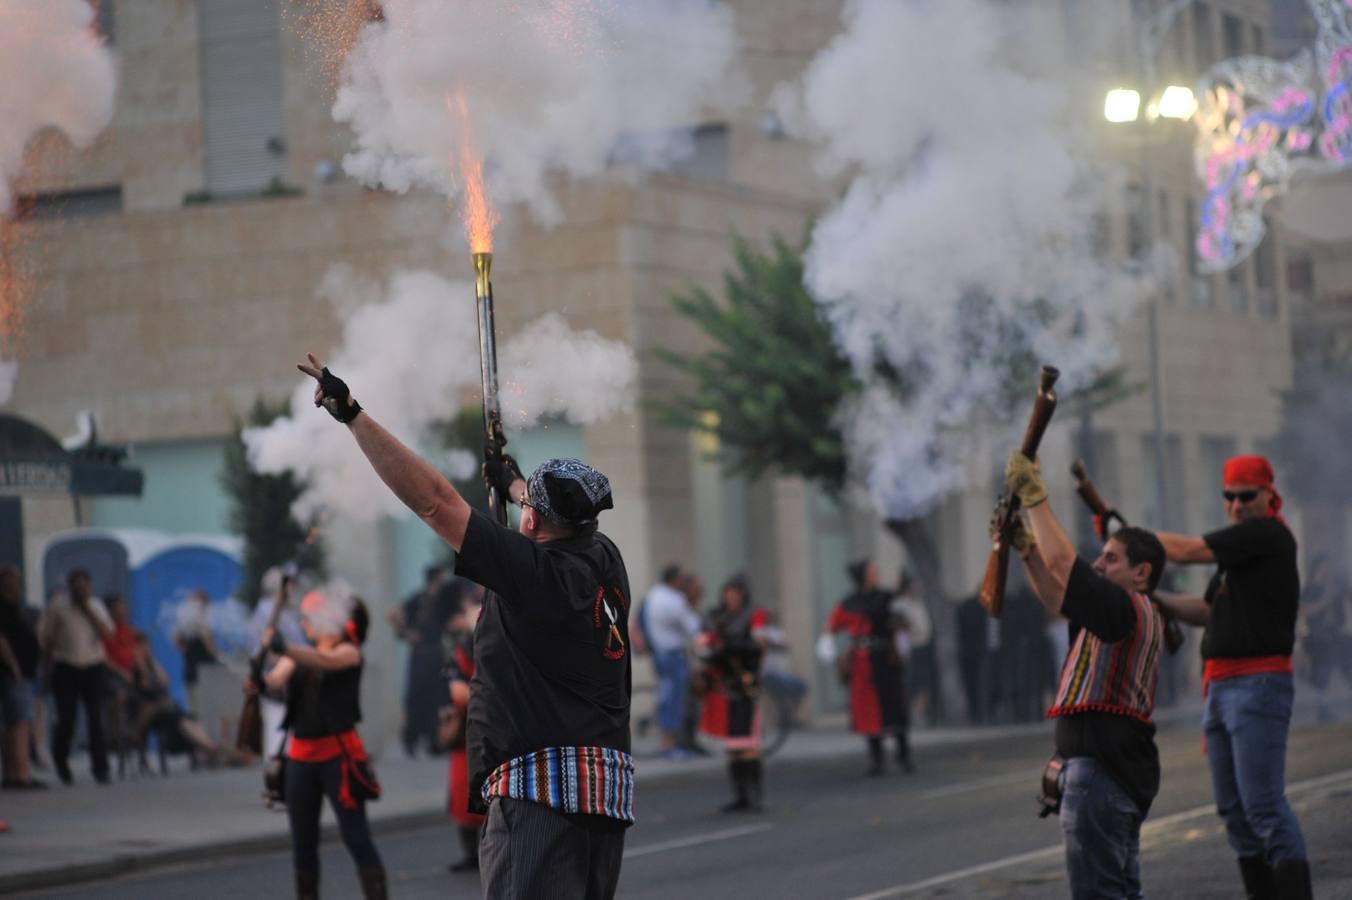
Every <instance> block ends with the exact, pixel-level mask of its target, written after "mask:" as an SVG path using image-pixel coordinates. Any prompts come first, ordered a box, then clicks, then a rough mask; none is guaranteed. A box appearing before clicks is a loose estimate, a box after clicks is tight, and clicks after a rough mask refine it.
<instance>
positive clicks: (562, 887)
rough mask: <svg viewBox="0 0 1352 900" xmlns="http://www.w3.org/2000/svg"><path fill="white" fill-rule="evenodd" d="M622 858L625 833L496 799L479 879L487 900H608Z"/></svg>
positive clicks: (481, 848)
mask: <svg viewBox="0 0 1352 900" xmlns="http://www.w3.org/2000/svg"><path fill="white" fill-rule="evenodd" d="M623 857H624V832H623V831H613V832H612V831H599V830H596V829H592V828H588V827H587V826H585V825H578V824H576V823H574V822H573V821H571V820H570V819H569V818H568V817H567V816H565V815H563V814H562V813H559V812H555V811H554V810H552V809H550V808H549V807H547V806H541V805H540V804H538V803H531V802H530V801H527V800H513V799H512V798H510V797H497V798H494V799H493V801H492V802H491V803H490V804H489V807H488V819H487V821H485V822H484V830H483V837H482V838H481V839H480V841H479V877H480V879H481V880H482V882H483V891H484V897H485V898H487V900H610V898H612V897H614V896H615V887H616V885H617V884H618V883H619V880H620V862H621V860H622V858H623Z"/></svg>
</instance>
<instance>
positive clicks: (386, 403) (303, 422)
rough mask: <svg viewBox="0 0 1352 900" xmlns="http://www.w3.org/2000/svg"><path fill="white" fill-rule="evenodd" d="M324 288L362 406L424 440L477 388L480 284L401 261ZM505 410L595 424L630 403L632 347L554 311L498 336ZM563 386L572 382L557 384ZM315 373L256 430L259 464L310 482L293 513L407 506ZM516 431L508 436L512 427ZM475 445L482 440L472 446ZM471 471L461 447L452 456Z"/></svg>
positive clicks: (404, 436) (337, 273)
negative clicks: (322, 394) (375, 275)
mask: <svg viewBox="0 0 1352 900" xmlns="http://www.w3.org/2000/svg"><path fill="white" fill-rule="evenodd" d="M321 293H323V294H324V295H325V296H326V297H327V298H328V299H329V300H330V301H331V302H332V303H334V305H335V307H336V308H337V309H338V311H339V314H340V318H341V319H342V320H343V321H344V322H345V323H346V324H345V326H344V329H343V338H342V342H341V345H340V346H339V347H338V348H337V349H336V350H334V351H333V353H331V354H330V355H329V356H327V357H324V363H325V364H326V365H328V366H329V367H330V368H331V369H332V370H333V371H334V372H335V373H337V374H338V375H340V376H341V377H342V378H343V379H344V380H345V381H346V382H347V383H348V385H349V386H350V387H351V388H352V393H353V396H355V397H356V398H357V399H358V400H359V401H360V402H361V404H362V406H363V407H364V408H365V409H368V410H370V411H371V414H372V415H373V416H374V417H375V418H376V419H377V420H379V421H380V423H381V424H382V425H383V426H384V427H385V428H386V429H388V430H389V431H390V432H391V433H393V434H394V435H395V436H396V437H398V438H399V439H400V440H401V441H403V442H404V443H405V444H407V445H409V446H411V447H414V448H417V447H418V446H419V443H420V440H421V439H422V438H423V437H424V433H425V431H426V429H427V427H428V426H429V425H430V424H431V423H433V422H434V421H437V420H444V419H447V418H450V417H451V416H452V415H453V414H454V413H455V411H456V410H457V409H458V408H459V407H460V406H461V405H462V403H463V402H464V401H465V399H466V398H467V395H468V394H470V393H471V392H474V393H477V391H478V389H479V338H478V325H477V322H476V319H475V308H474V304H473V303H471V302H468V300H467V298H470V297H473V295H474V286H473V285H472V284H471V283H469V282H465V281H451V280H448V279H445V278H442V277H441V276H439V275H436V274H433V273H431V272H427V271H415V272H400V273H397V274H395V275H394V277H393V278H392V279H391V280H390V282H389V284H388V285H380V284H378V283H376V282H371V281H368V280H363V279H361V278H359V277H357V276H356V275H355V274H354V273H353V272H352V270H351V269H349V268H347V267H336V268H334V269H333V270H331V271H330V272H329V273H328V275H327V276H326V277H325V279H324V283H323V285H322V287H321ZM500 347H501V350H500V353H499V358H500V363H501V364H500V369H501V371H502V372H503V373H504V374H510V376H511V380H510V381H507V380H504V381H503V384H502V398H501V402H502V405H503V417H504V420H505V421H506V423H507V424H508V426H509V427H513V426H514V427H518V428H524V427H529V426H531V425H533V424H535V423H536V422H538V421H539V420H540V418H541V417H543V416H562V417H564V418H566V419H568V420H569V421H572V422H575V423H577V424H582V425H587V424H591V423H593V422H596V421H600V420H601V419H604V418H605V417H607V416H610V415H612V414H614V413H616V412H620V411H622V410H623V409H625V408H626V407H627V405H628V404H631V403H632V395H633V381H634V378H635V374H636V372H637V364H636V362H635V361H634V358H633V353H632V351H631V350H630V349H629V348H628V347H627V346H625V345H623V344H619V343H616V342H613V341H607V340H604V339H602V338H601V337H599V336H598V335H596V334H595V333H594V332H590V331H584V332H578V331H572V330H570V329H569V328H568V327H567V325H566V324H565V323H564V322H563V320H562V319H561V318H560V317H559V316H557V315H552V314H551V315H548V316H546V317H545V318H544V319H542V320H541V321H539V322H537V323H535V324H534V325H532V326H530V327H528V328H527V329H525V330H524V331H523V332H522V333H521V334H520V335H519V336H517V337H515V338H511V339H508V340H505V341H500ZM559 384H563V385H566V387H567V390H566V391H560V390H558V387H557V386H558V385H559ZM313 398H314V382H313V380H311V379H309V378H306V379H304V380H303V381H301V382H300V383H299V384H297V386H296V389H295V391H294V393H293V394H292V397H291V413H290V415H288V416H284V417H282V418H280V419H277V420H276V421H275V422H273V423H272V424H270V425H268V426H266V427H263V428H254V429H248V430H246V431H245V433H244V441H245V444H246V445H247V447H248V450H249V462H250V464H251V465H252V466H253V467H254V469H256V470H257V471H260V472H272V473H275V472H281V471H285V470H291V471H294V472H295V473H296V474H297V475H298V476H299V477H300V478H302V479H303V480H304V481H305V482H306V483H307V485H308V489H307V491H306V492H305V494H304V495H303V496H302V497H301V498H300V500H299V501H298V504H297V508H296V513H297V515H298V516H300V517H301V518H302V520H306V519H308V518H310V517H311V516H314V515H316V514H318V513H320V512H321V511H324V512H329V513H339V514H342V515H345V516H350V517H356V518H359V519H370V518H372V517H375V516H378V515H382V514H389V515H403V514H404V513H405V509H404V506H403V505H402V504H401V503H400V502H399V501H398V500H397V499H395V497H394V495H393V494H392V493H390V491H389V489H388V488H386V487H385V485H384V484H382V483H381V481H380V479H379V478H377V477H376V475H375V473H374V472H373V471H372V470H371V467H370V464H369V463H367V461H366V459H365V458H364V457H363V456H362V454H361V451H359V450H358V449H357V446H356V442H355V441H353V440H352V437H351V435H349V434H347V430H346V429H344V428H342V427H339V426H337V425H336V424H335V423H334V421H333V420H332V419H331V418H330V417H329V416H328V414H327V413H324V412H323V411H322V410H318V409H316V408H315V406H314V399H313ZM509 436H510V435H509ZM465 449H466V450H468V451H470V452H474V453H476V454H477V452H478V448H477V447H475V448H465ZM446 462H447V463H448V464H450V468H451V469H452V470H453V471H452V472H451V474H462V473H463V469H464V468H465V466H464V462H465V460H464V458H463V457H460V458H458V459H449V460H446Z"/></svg>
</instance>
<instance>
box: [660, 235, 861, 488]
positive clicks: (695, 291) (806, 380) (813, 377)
mask: <svg viewBox="0 0 1352 900" xmlns="http://www.w3.org/2000/svg"><path fill="white" fill-rule="evenodd" d="M723 286H724V295H725V297H724V301H725V302H719V301H718V300H716V299H715V298H714V297H713V296H712V295H711V294H710V293H709V292H708V291H706V290H705V289H703V288H701V287H694V288H691V289H690V290H688V291H686V292H685V293H683V294H678V295H676V296H675V297H673V298H672V302H673V303H674V305H675V306H676V309H677V310H679V311H680V312H681V313H682V315H684V316H685V317H686V318H688V319H689V320H690V321H692V322H693V323H694V324H695V325H696V326H697V327H698V328H699V329H700V331H702V332H703V333H704V334H705V335H707V336H708V337H709V338H710V339H712V341H713V346H712V347H711V348H710V349H709V350H708V351H707V352H705V353H701V354H697V355H693V356H681V355H678V354H674V353H670V352H664V354H663V355H664V357H665V358H666V359H667V361H668V362H670V363H671V364H672V365H673V366H675V367H676V368H678V369H680V370H682V371H684V372H685V373H687V374H689V375H690V376H691V377H692V379H693V381H694V389H693V390H692V391H691V392H690V393H689V394H687V395H685V396H679V397H675V398H672V399H670V400H667V401H664V402H662V403H659V404H658V406H659V410H660V412H661V414H662V417H663V418H664V420H665V421H666V422H667V423H668V424H670V425H674V426H677V427H681V428H689V429H693V430H696V431H705V432H712V433H713V434H715V435H717V437H718V439H719V442H720V444H721V446H723V447H725V448H728V449H729V450H731V451H732V452H730V453H728V454H726V455H725V458H724V464H725V465H726V466H727V467H728V468H729V470H730V471H733V472H735V473H737V474H741V475H745V476H747V477H750V478H756V477H759V476H761V475H765V474H767V473H769V472H772V471H778V472H780V473H783V474H789V475H799V476H801V477H803V478H805V479H807V480H809V481H814V482H816V483H818V484H819V485H821V486H822V487H823V488H825V489H826V490H827V491H828V492H830V493H832V494H839V493H840V491H841V489H842V488H843V487H844V485H845V478H846V459H845V444H844V440H843V437H842V435H841V432H840V428H839V427H838V425H837V423H836V421H835V415H836V410H837V409H838V408H839V407H840V405H841V402H842V401H843V400H844V399H845V398H846V397H847V396H848V395H850V394H852V393H854V392H856V391H858V390H859V383H858V381H857V380H856V379H855V378H854V375H853V373H852V371H851V369H850V364H849V362H848V361H847V360H846V359H845V357H844V356H843V355H842V354H841V353H840V351H839V350H838V349H837V348H836V345H835V342H834V340H833V339H832V334H831V325H830V323H829V322H827V321H826V320H825V319H824V318H823V317H822V315H821V311H820V308H819V307H818V306H817V304H816V303H815V302H814V301H813V299H812V297H811V296H810V295H809V294H808V292H807V290H806V289H805V288H804V287H803V258H802V255H801V253H800V252H799V251H798V250H796V249H795V248H793V247H790V246H789V245H788V244H787V243H785V242H784V241H783V240H782V239H781V238H778V237H776V238H775V239H774V240H773V242H772V244H771V246H770V249H769V251H768V252H761V251H759V250H757V249H755V248H753V247H751V246H750V245H749V244H747V243H746V242H745V241H743V240H741V239H736V240H735V242H734V247H733V268H732V269H731V270H730V271H728V272H726V273H725V274H724V278H723Z"/></svg>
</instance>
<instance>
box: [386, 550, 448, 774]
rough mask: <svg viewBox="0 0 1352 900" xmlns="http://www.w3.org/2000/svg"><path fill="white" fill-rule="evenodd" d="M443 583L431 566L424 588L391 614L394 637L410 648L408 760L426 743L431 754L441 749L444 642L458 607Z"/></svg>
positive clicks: (442, 571) (443, 578) (440, 574)
mask: <svg viewBox="0 0 1352 900" xmlns="http://www.w3.org/2000/svg"><path fill="white" fill-rule="evenodd" d="M445 582H446V570H445V569H443V568H442V567H441V566H428V567H427V568H426V569H424V570H423V586H422V588H420V589H419V590H418V591H417V592H416V593H414V594H412V595H411V596H410V597H409V598H408V599H407V600H405V601H404V602H403V603H402V604H400V605H399V606H396V607H394V608H393V609H391V610H390V624H391V625H392V626H394V633H395V635H396V636H397V637H398V638H399V639H400V640H402V641H405V642H406V643H407V644H408V674H407V678H406V681H405V683H404V727H403V731H402V732H401V737H402V739H403V743H404V752H405V753H407V754H408V755H409V756H413V755H415V754H416V753H417V749H418V744H419V743H421V742H423V741H426V742H427V749H428V751H429V752H431V753H435V752H436V751H437V749H438V748H437V721H438V719H437V716H438V711H439V710H440V709H441V703H442V698H443V697H444V696H445V693H446V688H445V683H444V682H443V680H442V677H441V670H442V667H443V666H445V664H446V660H445V657H444V654H443V653H442V646H441V643H442V637H443V636H444V635H445V634H446V633H447V626H448V624H449V623H450V620H451V616H452V615H454V614H455V609H453V608H452V607H453V606H455V605H456V604H455V602H454V601H455V599H456V598H455V595H454V594H451V593H449V592H446V591H444V590H443V589H442V588H443V585H444V584H445Z"/></svg>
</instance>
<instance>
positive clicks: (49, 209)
mask: <svg viewBox="0 0 1352 900" xmlns="http://www.w3.org/2000/svg"><path fill="white" fill-rule="evenodd" d="M20 208H21V209H23V210H24V213H25V214H26V215H27V217H28V218H30V219H48V220H50V219H82V218H86V217H90V216H112V215H117V214H118V213H120V212H122V188H121V187H120V186H114V187H96V188H79V189H77V190H71V191H45V192H43V193H39V194H32V195H30V196H28V197H26V198H24V202H22V203H21V204H20Z"/></svg>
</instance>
